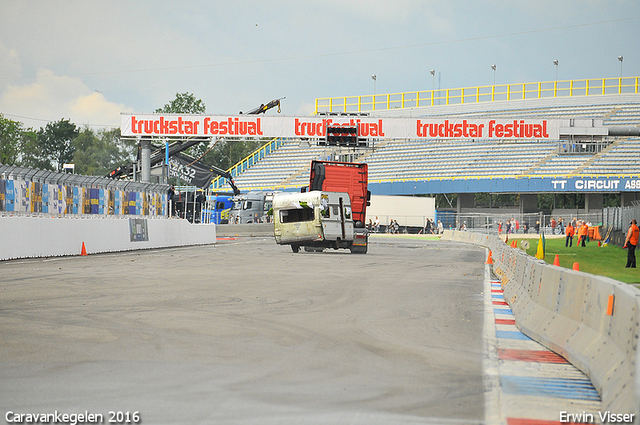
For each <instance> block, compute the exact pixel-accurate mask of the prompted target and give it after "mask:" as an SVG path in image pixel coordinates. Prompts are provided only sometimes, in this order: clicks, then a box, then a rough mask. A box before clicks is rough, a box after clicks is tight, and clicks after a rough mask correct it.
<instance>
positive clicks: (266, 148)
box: [210, 138, 284, 190]
mask: <svg viewBox="0 0 640 425" xmlns="http://www.w3.org/2000/svg"><path fill="white" fill-rule="evenodd" d="M283 143H284V141H283V140H282V139H280V138H274V139H272V140H270V141H269V142H267V143H266V144H265V145H263V146H262V147H261V148H260V149H257V150H256V151H254V152H253V153H252V154H250V155H248V156H247V157H246V158H244V159H243V160H242V161H240V162H238V163H237V164H236V165H234V166H233V167H231V168H229V169H228V170H227V172H228V173H230V174H231V177H237V176H238V175H240V174H241V173H243V172H244V171H246V170H247V169H248V168H249V167H251V166H252V165H253V164H255V163H256V162H258V161H260V160H261V159H262V158H264V157H265V156H267V155H268V154H270V153H271V152H273V151H275V150H276V149H278V148H279V147H280V146H282V145H283ZM225 184H227V179H225V178H224V177H221V176H218V177H216V178H215V179H213V180H212V181H211V186H210V187H211V189H212V190H222V186H224V185H225Z"/></svg>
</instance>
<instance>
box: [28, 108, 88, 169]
mask: <svg viewBox="0 0 640 425" xmlns="http://www.w3.org/2000/svg"><path fill="white" fill-rule="evenodd" d="M37 134H38V144H39V145H40V147H41V148H42V151H43V152H44V155H45V158H46V159H47V160H49V162H50V163H51V164H52V165H53V166H55V168H56V169H57V170H58V171H62V166H63V164H65V163H69V162H71V161H72V160H73V155H74V153H75V146H74V145H73V139H75V138H76V137H77V136H78V129H77V127H76V125H75V124H73V123H71V122H70V121H69V120H65V119H61V120H60V121H56V122H50V123H48V124H47V126H46V127H45V128H44V129H42V128H41V129H40V130H38V133H37ZM47 168H49V169H50V167H47Z"/></svg>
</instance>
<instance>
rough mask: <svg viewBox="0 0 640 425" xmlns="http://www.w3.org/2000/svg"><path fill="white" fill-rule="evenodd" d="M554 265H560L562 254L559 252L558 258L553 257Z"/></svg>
mask: <svg viewBox="0 0 640 425" xmlns="http://www.w3.org/2000/svg"><path fill="white" fill-rule="evenodd" d="M553 265H554V266H559V265H560V256H559V255H558V254H556V258H554V259H553Z"/></svg>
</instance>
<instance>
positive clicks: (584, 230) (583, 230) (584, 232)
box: [578, 221, 589, 248]
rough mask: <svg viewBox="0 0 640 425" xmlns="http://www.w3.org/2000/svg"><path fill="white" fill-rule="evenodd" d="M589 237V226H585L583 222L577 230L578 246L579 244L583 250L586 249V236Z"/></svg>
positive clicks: (585, 223)
mask: <svg viewBox="0 0 640 425" xmlns="http://www.w3.org/2000/svg"><path fill="white" fill-rule="evenodd" d="M588 235H589V226H587V222H586V221H583V222H582V225H581V226H580V228H579V229H578V242H579V244H580V242H581V244H580V245H581V246H582V247H583V248H584V247H586V246H587V245H586V243H587V236H588Z"/></svg>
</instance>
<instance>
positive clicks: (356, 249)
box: [351, 246, 367, 254]
mask: <svg viewBox="0 0 640 425" xmlns="http://www.w3.org/2000/svg"><path fill="white" fill-rule="evenodd" d="M351 253H352V254H366V253H367V246H352V247H351Z"/></svg>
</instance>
